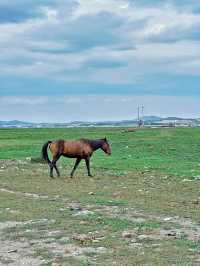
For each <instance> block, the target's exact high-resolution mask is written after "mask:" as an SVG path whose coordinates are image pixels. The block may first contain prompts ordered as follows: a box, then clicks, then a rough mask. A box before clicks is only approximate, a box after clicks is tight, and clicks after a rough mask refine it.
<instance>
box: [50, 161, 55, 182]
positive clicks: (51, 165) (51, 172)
mask: <svg viewBox="0 0 200 266" xmlns="http://www.w3.org/2000/svg"><path fill="white" fill-rule="evenodd" d="M49 167H50V177H51V178H54V176H53V164H52V162H51V163H50V164H49Z"/></svg>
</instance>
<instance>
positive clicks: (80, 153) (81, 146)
mask: <svg viewBox="0 0 200 266" xmlns="http://www.w3.org/2000/svg"><path fill="white" fill-rule="evenodd" d="M50 150H51V152H52V153H53V154H54V153H59V154H61V155H63V156H66V157H71V158H77V157H81V158H84V157H86V156H89V155H90V154H91V147H90V145H89V144H88V143H87V141H84V139H80V140H56V141H54V142H52V143H51V145H50Z"/></svg>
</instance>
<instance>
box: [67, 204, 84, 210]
mask: <svg viewBox="0 0 200 266" xmlns="http://www.w3.org/2000/svg"><path fill="white" fill-rule="evenodd" d="M69 209H70V210H71V211H81V210H82V207H81V206H80V205H79V204H76V203H74V204H71V205H70V206H69Z"/></svg>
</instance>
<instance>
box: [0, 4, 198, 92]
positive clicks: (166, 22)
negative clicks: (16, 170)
mask: <svg viewBox="0 0 200 266" xmlns="http://www.w3.org/2000/svg"><path fill="white" fill-rule="evenodd" d="M199 7H200V5H198V4H196V2H195V1H183V2H182V4H180V2H179V1H175V0H171V1H164V3H163V1H156V2H155V1H144V0H143V1H139V0H136V1H128V0H118V1H115V0H93V1H91V0H64V1H60V0H54V1H53V0H51V1H50V0H47V1H45V3H44V2H43V3H39V4H38V2H37V1H33V0H32V1H31V0H28V1H25V0H16V1H14V2H13V1H9V2H8V1H5V0H2V1H1V2H0V10H4V11H5V13H4V14H7V15H6V17H2V16H1V13H2V14H3V11H1V12H0V80H1V81H4V80H5V79H4V78H3V77H7V79H18V81H19V82H21V81H22V80H24V84H25V83H26V82H25V79H27V77H28V78H29V80H33V79H38V80H41V79H44V80H46V81H47V82H46V83H51V82H52V80H53V81H54V82H55V83H56V89H55V90H57V91H58V90H59V88H60V90H63V89H62V88H63V86H64V85H63V84H65V87H66V90H67V89H68V90H69V91H70V88H69V87H70V86H71V84H73V83H74V84H77V83H79V84H93V87H94V91H95V88H96V92H97V93H98V92H99V90H101V91H102V92H105V90H106V89H102V88H100V86H96V84H102V86H105V85H112V84H113V85H116V86H118V85H120V86H123V85H124V86H125V87H126V85H130V87H131V85H132V87H133V89H132V91H133V93H134V92H135V91H137V90H139V87H140V90H141V92H142V93H143V92H144V91H145V90H146V89H145V88H143V90H142V86H138V87H137V89H136V88H135V84H139V85H142V84H144V83H145V80H146V79H147V77H148V76H149V75H158V76H160V75H162V74H166V75H174V74H177V76H179V75H192V76H198V75H199V69H200V68H199V62H200V53H199V51H200V49H199V48H200V16H199V13H198V8H199ZM8 10H11V11H12V12H13V13H12V12H11V13H9V12H8ZM14 12H15V13H16V14H14ZM9 14H10V15H9ZM177 78H178V77H177ZM8 83H9V80H8V81H7V84H8ZM159 83H160V82H159ZM2 84H3V82H1V86H0V90H1V91H5V88H4V87H3V85H2ZM60 84H62V85H60ZM21 86H25V85H23V82H21ZM59 86H60V87H59ZM6 87H8V86H6ZM26 87H27V93H29V94H33V93H34V91H33V89H31V87H33V86H31V85H30V84H29V86H27V84H26ZM83 87H84V86H83ZM97 87H98V88H97ZM161 87H162V86H161ZM161 87H160V91H161V90H162V88H161ZM116 88H117V87H116ZM150 89H151V90H153V88H150ZM19 90H20V89H19ZM24 90H25V88H24ZM28 90H29V92H28ZM124 90H125V91H126V88H125V89H124ZM129 90H130V89H128V91H129ZM154 90H156V89H154ZM160 93H161V94H162V92H160Z"/></svg>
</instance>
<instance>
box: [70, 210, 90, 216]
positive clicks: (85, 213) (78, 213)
mask: <svg viewBox="0 0 200 266" xmlns="http://www.w3.org/2000/svg"><path fill="white" fill-rule="evenodd" d="M93 213H94V212H92V211H88V210H82V211H79V212H77V213H75V214H74V215H73V216H79V215H82V216H86V215H89V214H93Z"/></svg>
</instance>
